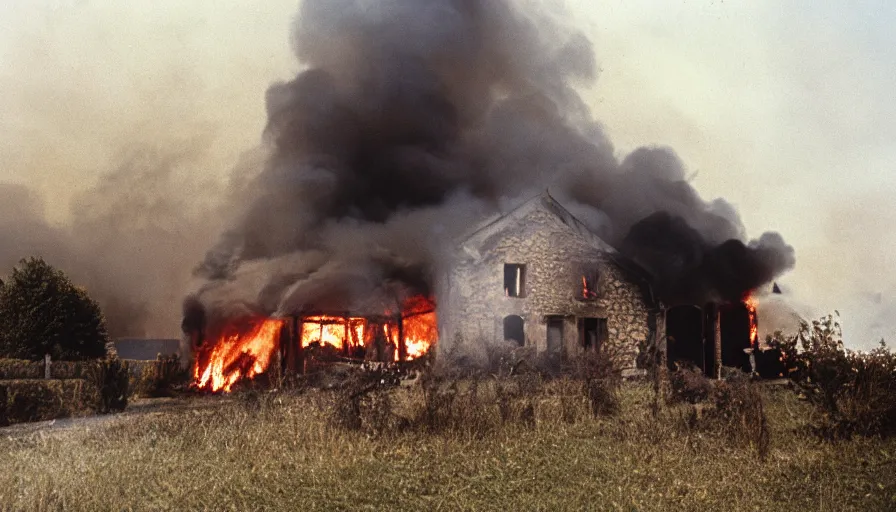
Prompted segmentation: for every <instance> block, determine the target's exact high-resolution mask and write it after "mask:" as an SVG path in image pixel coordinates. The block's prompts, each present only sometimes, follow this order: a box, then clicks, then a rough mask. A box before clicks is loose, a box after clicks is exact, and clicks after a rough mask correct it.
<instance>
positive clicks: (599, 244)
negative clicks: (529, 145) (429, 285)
mask: <svg viewBox="0 0 896 512" xmlns="http://www.w3.org/2000/svg"><path fill="white" fill-rule="evenodd" d="M539 207H541V208H544V209H546V210H547V211H549V212H551V213H553V214H554V215H556V216H557V218H558V219H559V220H560V221H561V222H562V223H563V224H565V225H566V226H568V227H569V228H570V229H572V230H573V231H575V232H576V233H578V234H579V235H581V236H582V238H583V239H585V241H587V242H589V243H590V244H591V245H592V246H593V247H595V248H596V249H599V250H601V251H603V252H604V253H605V254H606V255H607V256H608V257H609V258H610V259H611V260H612V261H613V262H614V263H616V264H617V265H618V266H619V267H621V268H622V269H623V270H626V271H628V272H629V273H631V274H633V275H634V276H635V277H637V278H640V279H642V280H644V281H645V282H647V283H649V282H650V281H651V279H652V276H651V275H650V273H649V272H648V271H647V270H645V269H644V268H642V267H641V266H640V265H638V264H636V263H635V262H633V261H631V260H630V259H628V258H626V257H624V256H623V255H622V254H620V253H619V251H617V250H616V249H615V248H614V247H613V246H611V245H610V244H608V243H607V242H605V241H604V240H603V239H601V238H600V237H599V236H598V235H597V234H596V233H594V232H593V231H592V230H591V229H589V228H588V226H587V225H585V223H584V222H582V221H580V220H579V219H578V218H576V216H575V215H573V214H572V213H571V212H570V211H569V210H567V209H566V208H565V207H564V206H563V205H562V204H561V203H560V202H559V201H557V199H556V198H554V196H552V195H551V193H550V191H549V190H547V189H545V190H544V191H542V192H541V193H539V194H537V195H535V196H533V197H530V198H529V199H526V200H524V201H522V202H520V203H518V204H517V205H516V206H513V207H512V208H510V209H509V210H507V211H504V212H499V213H496V214H495V215H492V216H491V217H489V218H487V219H485V220H484V221H483V222H481V223H479V224H478V225H477V226H476V227H475V228H473V229H472V230H470V231H469V232H467V233H466V234H465V235H463V236H462V237H461V238H460V240H459V242H460V245H461V246H462V247H463V248H464V250H466V251H467V252H468V253H469V254H471V255H473V256H478V251H477V250H476V248H475V247H472V246H471V245H470V244H469V242H471V241H472V240H474V239H484V238H487V237H488V236H491V235H492V234H494V233H495V232H497V231H499V230H500V229H501V228H502V227H504V226H506V225H507V224H508V223H510V222H514V221H518V220H521V219H523V218H524V217H525V216H527V215H529V214H530V213H532V212H533V211H534V210H536V209H537V208H539Z"/></svg>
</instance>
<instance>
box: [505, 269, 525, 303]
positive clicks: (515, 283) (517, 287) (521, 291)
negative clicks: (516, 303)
mask: <svg viewBox="0 0 896 512" xmlns="http://www.w3.org/2000/svg"><path fill="white" fill-rule="evenodd" d="M525 286H526V265H523V264H520V263H505V264H504V295H505V296H506V297H524V296H525Z"/></svg>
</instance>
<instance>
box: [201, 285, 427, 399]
mask: <svg viewBox="0 0 896 512" xmlns="http://www.w3.org/2000/svg"><path fill="white" fill-rule="evenodd" d="M190 336H191V338H192V344H193V354H194V358H195V360H194V363H193V377H194V384H195V386H196V387H197V388H198V389H201V390H208V391H223V392H229V391H230V390H231V389H232V388H233V386H234V385H235V384H236V383H237V382H239V381H241V380H251V379H253V378H255V377H257V376H258V375H261V374H263V373H264V372H266V371H267V370H269V369H270V368H271V367H272V366H271V365H280V369H281V370H284V371H287V372H293V373H304V372H306V371H308V370H309V369H310V368H313V367H314V366H315V365H316V364H327V363H332V362H336V361H352V360H354V361H360V360H366V361H378V362H398V361H409V360H412V359H416V358H419V357H421V356H423V355H424V354H426V353H427V352H428V351H429V350H430V348H431V347H432V346H433V345H434V344H435V343H436V340H437V338H438V329H437V318H436V311H435V303H434V302H433V301H432V300H431V299H427V298H426V297H412V298H411V299H409V300H406V301H405V302H404V304H403V305H402V307H401V309H400V310H399V311H396V312H394V313H393V312H390V311H385V312H383V314H381V315H366V316H354V315H352V314H351V313H349V312H345V313H341V314H334V313H333V312H330V313H326V314H325V313H321V312H303V313H297V314H295V315H290V316H288V317H284V318H266V317H254V318H243V319H236V320H229V321H226V322H224V327H223V328H220V329H209V328H207V327H205V326H203V328H201V329H196V330H193V331H192V332H190Z"/></svg>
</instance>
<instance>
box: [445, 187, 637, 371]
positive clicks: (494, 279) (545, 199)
mask: <svg viewBox="0 0 896 512" xmlns="http://www.w3.org/2000/svg"><path fill="white" fill-rule="evenodd" d="M443 275H444V276H445V278H444V282H443V283H442V286H441V289H440V291H441V293H440V294H439V301H438V303H439V305H440V308H441V310H440V316H439V318H440V321H441V332H442V333H443V335H442V337H441V339H442V340H443V341H442V343H443V344H447V343H451V342H453V340H454V339H455V338H457V336H458V335H460V336H461V337H462V338H463V339H465V340H468V341H472V342H477V341H479V342H484V343H489V342H493V341H494V340H510V341H512V342H514V343H516V344H518V345H519V346H527V347H532V349H534V351H535V352H536V353H547V354H549V355H551V356H555V357H558V358H570V357H574V356H575V355H578V354H581V353H582V352H583V351H585V350H589V349H595V348H597V347H598V345H600V344H603V343H611V344H614V345H616V346H617V348H619V349H621V350H620V351H619V352H622V353H625V354H627V359H628V360H627V362H624V363H622V364H625V365H626V366H630V367H634V366H635V358H636V356H637V350H638V343H639V342H641V341H645V340H647V339H648V338H649V337H650V336H651V335H652V334H653V333H654V332H655V330H654V329H652V328H651V327H650V326H651V324H652V319H651V314H652V310H653V309H654V308H655V304H653V301H654V299H653V298H652V297H651V291H650V285H649V283H648V281H647V277H646V274H645V273H644V272H643V271H642V270H640V269H638V268H637V267H636V266H634V265H633V264H631V263H626V260H625V258H624V257H623V256H622V255H620V254H619V253H618V252H617V251H616V250H615V249H613V248H612V247H610V246H609V245H608V244H607V243H606V242H604V241H603V240H601V239H600V238H599V237H598V236H597V235H595V234H594V233H593V232H591V231H590V230H589V229H588V228H587V227H586V226H585V225H584V224H583V223H582V222H581V221H579V220H578V219H577V218H576V217H574V216H573V215H572V214H571V213H570V212H569V211H568V210H567V209H566V208H564V207H563V206H562V205H561V204H560V203H559V202H557V200H555V199H554V198H553V197H552V196H551V195H550V194H549V193H548V192H545V193H543V194H541V195H539V196H537V197H534V198H532V199H529V200H528V201H525V202H523V203H522V204H521V205H519V206H518V207H516V208H514V209H512V210H510V211H509V212H507V213H503V214H500V215H497V216H496V217H495V218H492V219H489V220H487V221H486V222H484V223H483V224H482V225H481V226H479V227H477V228H476V229H475V230H474V231H473V232H471V233H470V234H468V235H467V236H466V237H465V238H464V239H463V240H462V241H461V243H460V246H459V248H458V251H457V256H456V259H455V260H454V264H453V266H452V268H450V269H446V270H445V271H444V273H443Z"/></svg>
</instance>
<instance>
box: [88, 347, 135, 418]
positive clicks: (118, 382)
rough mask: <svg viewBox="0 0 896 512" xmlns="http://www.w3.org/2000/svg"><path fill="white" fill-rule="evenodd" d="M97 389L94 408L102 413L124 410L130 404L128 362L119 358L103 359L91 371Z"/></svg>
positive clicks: (91, 379)
mask: <svg viewBox="0 0 896 512" xmlns="http://www.w3.org/2000/svg"><path fill="white" fill-rule="evenodd" d="M89 374H90V375H89V380H90V382H91V383H92V384H93V385H94V386H95V388H96V390H97V396H96V400H95V403H94V408H95V409H96V411H97V412H99V413H101V414H106V413H109V412H114V411H123V410H124V409H125V407H127V405H128V384H129V377H130V375H129V372H128V364H127V363H126V362H124V361H122V360H121V359H118V358H106V359H101V360H99V361H97V362H96V364H95V365H93V366H92V367H91V369H90V372H89Z"/></svg>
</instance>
